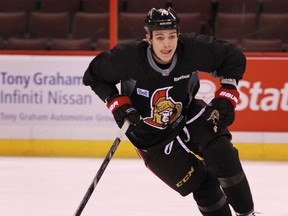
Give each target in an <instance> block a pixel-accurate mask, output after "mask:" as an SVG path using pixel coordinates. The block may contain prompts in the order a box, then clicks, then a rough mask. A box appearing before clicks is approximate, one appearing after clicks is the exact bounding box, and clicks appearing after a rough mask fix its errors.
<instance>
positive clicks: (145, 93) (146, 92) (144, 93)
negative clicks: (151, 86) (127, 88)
mask: <svg viewBox="0 0 288 216" xmlns="http://www.w3.org/2000/svg"><path fill="white" fill-rule="evenodd" d="M137 94H138V95H142V96H144V97H147V98H149V91H148V90H145V89H141V88H137Z"/></svg>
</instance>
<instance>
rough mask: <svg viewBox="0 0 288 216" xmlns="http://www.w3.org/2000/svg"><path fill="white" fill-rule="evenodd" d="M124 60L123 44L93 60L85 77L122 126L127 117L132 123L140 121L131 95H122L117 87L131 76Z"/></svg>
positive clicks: (87, 83)
mask: <svg viewBox="0 0 288 216" xmlns="http://www.w3.org/2000/svg"><path fill="white" fill-rule="evenodd" d="M121 53H122V54H121ZM128 53H129V52H128ZM123 60H124V59H123V52H122V47H121V46H118V47H117V48H115V49H113V50H111V51H107V52H103V53H101V54H99V55H98V56H97V57H95V58H94V59H93V60H92V62H91V63H90V64H89V67H88V68H87V70H86V71H85V74H84V77H83V83H84V85H87V86H90V87H91V89H92V90H93V91H94V92H95V93H96V95H98V96H99V97H100V98H101V99H102V100H103V101H104V102H105V103H106V104H107V107H108V108H109V109H110V111H111V112H112V114H113V116H114V119H115V121H116V123H117V125H118V126H119V127H120V128H121V127H122V125H123V124H124V121H125V120H126V119H127V120H129V122H130V123H131V124H137V123H139V121H140V115H139V114H138V112H137V111H136V110H135V108H134V107H133V106H132V104H131V101H130V99H129V97H128V96H126V95H120V94H119V91H118V88H117V87H116V85H117V84H118V83H119V82H120V81H121V80H125V79H126V78H127V77H129V73H128V71H129V69H128V67H127V65H128V64H125V61H123Z"/></svg>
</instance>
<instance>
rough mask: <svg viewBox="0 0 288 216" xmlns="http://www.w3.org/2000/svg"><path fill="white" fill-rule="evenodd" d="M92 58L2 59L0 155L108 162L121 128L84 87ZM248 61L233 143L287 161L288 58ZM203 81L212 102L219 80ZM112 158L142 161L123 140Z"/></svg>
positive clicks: (205, 77)
mask: <svg viewBox="0 0 288 216" xmlns="http://www.w3.org/2000/svg"><path fill="white" fill-rule="evenodd" d="M93 57H94V56H68V55H67V56H66V55H65V56H53V55H45V54H43V55H0V107H1V110H0V155H16V156H17V155H19V156H22V155H27V156H71V157H103V156H105V154H106V153H107V151H108V149H109V147H110V146H111V144H112V143H113V140H114V139H115V137H116V135H117V133H118V128H117V126H116V124H115V122H114V119H113V117H112V115H111V113H110V112H109V111H108V109H107V107H106V106H105V104H104V103H103V102H102V101H100V99H99V98H98V97H97V96H95V95H94V93H93V92H92V91H91V90H90V88H89V87H85V86H83V84H82V76H83V73H84V71H85V70H86V68H87V66H88V64H89V62H90V61H91V60H92V59H93ZM247 59H248V62H247V70H246V73H245V76H244V79H243V80H241V81H240V82H239V86H238V87H239V91H240V94H241V98H240V101H239V103H238V104H237V110H236V121H235V122H234V124H233V125H232V127H231V128H230V129H231V131H232V134H233V139H232V141H233V143H234V145H235V146H236V147H237V148H238V149H239V151H240V157H241V158H242V159H251V160H288V153H287V152H288V127H287V124H286V121H287V119H288V82H287V74H288V57H287V56H280V57H275V56H273V57H267V56H264V57H263V56H262V57H248V58H247ZM271 71H273V76H271ZM199 76H200V78H201V81H200V82H201V88H200V90H199V93H198V95H197V97H198V98H201V99H203V100H205V101H209V100H211V98H213V94H214V92H215V90H217V88H218V87H219V81H218V79H216V78H211V76H210V75H209V74H204V73H201V72H199ZM115 157H138V155H137V154H136V152H135V149H134V148H133V146H132V145H131V144H130V143H129V142H128V141H127V140H126V139H125V140H124V141H123V142H122V143H121V145H120V147H119V149H118V150H117V152H116V155H115Z"/></svg>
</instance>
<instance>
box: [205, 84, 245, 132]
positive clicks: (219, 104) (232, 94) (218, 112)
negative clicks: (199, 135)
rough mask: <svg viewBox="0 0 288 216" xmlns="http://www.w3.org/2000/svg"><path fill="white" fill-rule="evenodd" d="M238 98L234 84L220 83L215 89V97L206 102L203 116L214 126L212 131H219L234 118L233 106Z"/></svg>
mask: <svg viewBox="0 0 288 216" xmlns="http://www.w3.org/2000/svg"><path fill="white" fill-rule="evenodd" d="M238 99H239V92H238V91H237V89H236V87H235V86H232V85H222V86H221V88H220V89H219V90H218V91H216V93H215V98H214V99H213V100H212V101H211V102H210V103H209V104H208V106H207V107H206V110H205V115H206V116H205V117H206V119H207V121H208V122H210V123H211V124H212V125H213V126H214V131H215V132H217V131H221V130H223V129H224V128H226V127H228V126H229V125H231V124H232V123H233V122H234V120H235V107H236V104H237V102H238Z"/></svg>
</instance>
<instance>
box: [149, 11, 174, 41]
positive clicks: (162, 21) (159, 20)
mask: <svg viewBox="0 0 288 216" xmlns="http://www.w3.org/2000/svg"><path fill="white" fill-rule="evenodd" d="M144 29H145V30H146V32H147V33H148V34H149V36H150V38H152V31H153V30H161V29H163V30H164V29H176V30H177V34H179V31H180V19H179V18H178V16H177V14H176V12H175V11H174V10H173V9H172V8H171V7H169V8H168V9H163V8H160V9H156V8H152V9H151V10H150V11H149V12H148V15H147V17H146V19H145V21H144Z"/></svg>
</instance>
